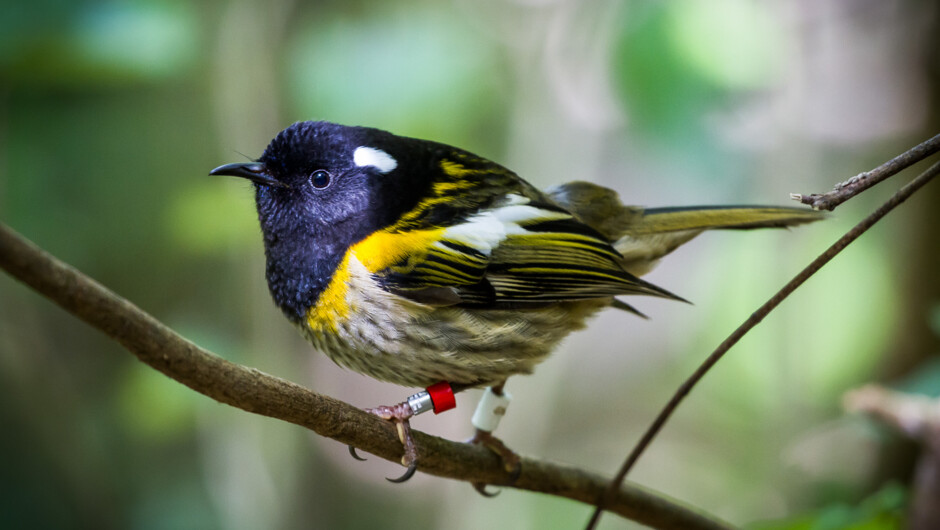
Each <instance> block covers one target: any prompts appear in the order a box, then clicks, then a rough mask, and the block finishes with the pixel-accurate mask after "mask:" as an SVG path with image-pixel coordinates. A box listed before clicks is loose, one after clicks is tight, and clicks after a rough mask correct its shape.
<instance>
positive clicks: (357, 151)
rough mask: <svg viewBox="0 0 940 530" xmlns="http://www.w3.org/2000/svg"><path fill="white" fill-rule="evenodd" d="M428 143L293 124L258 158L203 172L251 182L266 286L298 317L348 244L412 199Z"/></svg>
mask: <svg viewBox="0 0 940 530" xmlns="http://www.w3.org/2000/svg"><path fill="white" fill-rule="evenodd" d="M436 146H437V144H432V143H430V142H423V141H421V140H414V139H410V138H403V137H399V136H395V135H393V134H391V133H388V132H385V131H381V130H378V129H370V128H366V127H346V126H343V125H337V124H334V123H328V122H300V123H295V124H293V125H291V126H290V127H288V128H287V129H284V130H283V131H281V132H280V133H279V134H278V135H277V136H276V137H275V138H274V139H273V140H272V141H271V143H270V144H268V147H267V148H266V149H265V150H264V154H262V155H261V157H260V158H259V159H258V160H256V161H254V162H248V163H239V164H228V165H225V166H221V167H218V168H215V169H213V170H212V171H211V173H210V174H212V175H230V176H234V177H242V178H247V179H248V180H251V181H252V182H253V183H254V185H255V198H256V202H257V206H258V217H259V220H260V221H261V229H262V231H263V232H264V242H265V252H266V255H267V276H268V284H269V287H270V288H271V291H272V294H273V295H274V297H275V300H276V301H277V302H278V304H279V305H280V306H281V307H282V309H284V310H285V311H286V312H288V313H291V312H293V313H300V314H302V313H303V311H306V309H307V307H309V304H310V303H312V301H314V300H315V297H316V295H317V294H318V293H319V291H320V290H322V289H323V288H325V283H326V282H327V281H328V280H329V278H330V276H331V275H332V272H333V270H335V268H336V266H337V264H338V263H339V261H340V260H341V259H342V256H343V255H344V254H345V252H346V250H347V249H348V248H349V247H350V246H351V245H352V244H354V243H356V242H358V241H360V240H362V239H363V238H365V237H366V236H368V235H369V234H370V233H372V232H374V231H375V230H379V229H381V228H384V227H386V226H389V225H391V224H393V223H394V222H395V220H396V219H397V218H398V217H399V216H400V215H401V214H402V213H403V212H404V211H406V210H408V209H410V208H412V207H413V206H414V205H415V204H416V203H417V201H418V199H419V197H420V196H421V195H422V194H423V193H424V190H425V189H426V188H427V186H428V182H429V175H430V172H429V170H430V168H431V167H432V166H433V158H434V152H435V151H436V150H437V149H436ZM294 316H299V315H294Z"/></svg>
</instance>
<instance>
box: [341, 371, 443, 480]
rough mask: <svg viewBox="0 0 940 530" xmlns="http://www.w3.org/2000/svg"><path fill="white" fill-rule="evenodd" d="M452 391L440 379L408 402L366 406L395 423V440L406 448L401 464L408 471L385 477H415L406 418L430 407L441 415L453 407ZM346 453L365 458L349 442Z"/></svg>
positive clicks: (413, 448)
mask: <svg viewBox="0 0 940 530" xmlns="http://www.w3.org/2000/svg"><path fill="white" fill-rule="evenodd" d="M459 389H460V387H458V388H457V390H459ZM455 391H456V390H455V388H454V387H453V386H451V385H450V384H449V383H447V382H445V381H442V382H440V383H436V384H433V385H431V386H429V387H428V388H426V389H425V390H424V391H422V392H418V393H417V394H414V395H413V396H411V397H409V398H408V400H407V401H405V402H402V403H399V404H397V405H391V406H381V407H375V408H371V409H366V412H369V413H372V414H375V415H376V416H378V417H380V418H382V419H383V420H389V421H391V422H392V423H394V424H395V428H396V430H397V431H398V439H399V440H401V445H402V447H403V448H404V451H405V453H404V455H402V457H401V465H403V466H405V467H407V468H408V469H407V471H405V474H404V475H402V476H400V477H398V478H396V479H391V478H390V479H387V480H388V481H389V482H395V483H401V482H405V481H406V480H408V479H410V478H411V477H412V476H414V474H415V471H416V470H417V469H418V447H417V446H416V445H415V441H414V438H413V437H412V435H411V423H410V421H409V420H410V419H411V417H412V416H416V415H418V414H421V413H423V412H427V411H429V410H433V411H434V413H435V414H440V413H441V412H444V411H445V410H449V409H452V408H454V407H456V406H457V401H456V400H455V399H454V392H455ZM349 454H350V455H352V457H353V458H355V459H356V460H360V461H361V460H365V458H362V457H361V456H359V454H358V453H356V448H355V447H353V446H351V445H350V446H349Z"/></svg>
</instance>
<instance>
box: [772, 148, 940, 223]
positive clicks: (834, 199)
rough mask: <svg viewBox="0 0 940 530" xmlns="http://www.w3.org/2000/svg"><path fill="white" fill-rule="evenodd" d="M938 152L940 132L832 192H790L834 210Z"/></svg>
mask: <svg viewBox="0 0 940 530" xmlns="http://www.w3.org/2000/svg"><path fill="white" fill-rule="evenodd" d="M937 152H940V134H938V135H936V136H934V137H933V138H931V139H929V140H927V141H926V142H924V143H922V144H920V145H918V146H915V147H913V148H911V149H910V150H908V151H906V152H904V153H902V154H900V155H898V156H896V157H894V158H892V159H891V160H888V161H887V162H885V163H884V164H881V165H880V166H878V167H876V168H875V169H873V170H871V171H865V172H864V173H859V174H858V175H855V176H854V177H852V178H850V179H848V180H846V181H844V182H840V183H838V184H836V185H835V187H834V188H833V190H832V191H830V192H827V193H812V194H810V195H802V194H799V193H792V194H790V198H791V199H793V200H795V201H800V202H801V203H803V204H808V205H810V206H812V207H813V209H814V210H829V211H832V210H835V209H836V206H839V205H840V204H842V203H843V202H845V201H847V200H849V199H851V198H852V197H855V196H856V195H858V194H859V193H861V192H863V191H865V190H867V189H868V188H870V187H872V186H874V185H875V184H878V183H879V182H881V181H882V180H885V179H887V178H888V177H891V176H893V175H895V174H897V173H899V172H901V171H902V170H904V169H906V168H907V167H909V166H912V165H914V164H916V163H917V162H920V161H921V160H923V159H925V158H927V157H929V156H930V155H933V154H935V153H937Z"/></svg>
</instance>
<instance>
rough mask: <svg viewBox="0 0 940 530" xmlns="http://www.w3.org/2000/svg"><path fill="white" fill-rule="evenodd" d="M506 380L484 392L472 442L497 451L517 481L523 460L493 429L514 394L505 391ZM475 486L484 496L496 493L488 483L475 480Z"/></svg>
mask: <svg viewBox="0 0 940 530" xmlns="http://www.w3.org/2000/svg"><path fill="white" fill-rule="evenodd" d="M505 384H506V381H505V380H503V382H501V383H499V384H498V385H494V386H491V387H489V388H487V389H486V391H484V393H483V397H482V398H481V399H480V403H479V404H478V405H477V410H476V412H474V413H473V420H472V422H473V426H474V427H475V428H476V432H475V433H474V435H473V438H471V439H470V443H472V444H475V445H482V446H483V447H486V448H487V449H489V450H490V451H493V452H494V453H496V456H498V457H499V459H500V460H502V462H503V468H505V469H506V471H507V472H508V473H509V474H510V481H511V482H515V481H516V480H517V479H518V478H519V475H520V473H521V472H522V460H521V459H520V458H519V455H517V454H516V453H515V452H513V451H512V449H510V448H508V447H506V444H504V443H503V442H502V440H500V439H499V438H497V437H495V436H493V431H494V430H496V427H497V426H498V425H499V420H501V419H502V418H503V416H504V415H505V414H506V407H508V406H509V401H510V400H511V399H512V396H510V395H509V393H508V392H504V391H503V386H504V385H505ZM473 487H474V488H475V489H476V490H477V491H478V492H479V493H480V494H481V495H483V496H484V497H493V496H495V495H496V493H489V492H487V491H486V484H483V483H479V482H475V483H473Z"/></svg>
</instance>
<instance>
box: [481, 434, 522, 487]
mask: <svg viewBox="0 0 940 530" xmlns="http://www.w3.org/2000/svg"><path fill="white" fill-rule="evenodd" d="M468 443H471V444H473V445H482V446H483V447H486V448H487V449H489V450H490V451H492V452H494V453H496V456H498V457H499V459H500V461H501V462H502V463H503V469H505V470H506V472H507V473H509V484H515V482H516V481H517V480H519V475H521V474H522V459H521V458H519V455H518V454H516V452H515V451H513V450H512V449H510V448H509V447H507V446H506V444H505V443H503V441H502V440H500V439H499V438H497V437H495V436H493V433H491V432H490V431H484V430H482V429H476V432H475V433H474V435H473V438H471V439H470V440H469V442H468ZM486 486H487V485H486V484H484V483H482V482H474V483H473V489H475V490H477V492H478V493H479V494H480V495H483V496H484V497H495V496H497V495H499V491H496V492H494V493H490V492H488V491H486Z"/></svg>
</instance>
